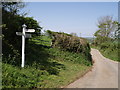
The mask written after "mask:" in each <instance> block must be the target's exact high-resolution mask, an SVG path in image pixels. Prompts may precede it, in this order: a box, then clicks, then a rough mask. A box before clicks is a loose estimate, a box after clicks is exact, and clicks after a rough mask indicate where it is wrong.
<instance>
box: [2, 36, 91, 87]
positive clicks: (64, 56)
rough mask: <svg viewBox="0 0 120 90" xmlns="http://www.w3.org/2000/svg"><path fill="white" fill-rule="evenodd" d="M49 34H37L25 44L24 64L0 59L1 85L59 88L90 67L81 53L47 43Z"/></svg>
mask: <svg viewBox="0 0 120 90" xmlns="http://www.w3.org/2000/svg"><path fill="white" fill-rule="evenodd" d="M50 45H51V43H50V38H48V37H46V36H39V37H38V36H37V37H35V38H32V39H30V40H29V43H27V44H26V46H27V47H26V61H25V68H24V69H23V68H21V67H20V64H21V62H20V63H18V64H17V65H11V64H9V63H3V75H2V78H3V83H2V84H3V88H21V87H22V88H24V87H25V88H59V87H61V86H65V85H67V84H69V83H70V82H73V81H74V80H76V78H77V77H80V76H82V75H83V74H85V73H86V72H87V71H88V70H90V68H91V65H92V64H91V61H89V60H88V59H87V57H86V56H85V55H84V54H82V53H74V52H69V51H63V50H60V49H59V48H51V47H50Z"/></svg>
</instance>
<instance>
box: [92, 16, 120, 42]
mask: <svg viewBox="0 0 120 90" xmlns="http://www.w3.org/2000/svg"><path fill="white" fill-rule="evenodd" d="M97 26H98V30H97V31H96V32H95V33H94V36H96V42H97V43H102V42H105V41H107V40H111V39H114V38H115V32H116V30H117V28H118V22H117V21H115V20H113V17H112V16H104V17H100V18H99V19H98V25H97Z"/></svg>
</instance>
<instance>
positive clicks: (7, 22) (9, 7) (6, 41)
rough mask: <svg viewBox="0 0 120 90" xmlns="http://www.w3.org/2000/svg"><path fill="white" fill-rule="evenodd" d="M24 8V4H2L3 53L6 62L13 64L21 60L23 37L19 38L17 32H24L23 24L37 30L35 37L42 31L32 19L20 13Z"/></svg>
mask: <svg viewBox="0 0 120 90" xmlns="http://www.w3.org/2000/svg"><path fill="white" fill-rule="evenodd" d="M23 7H24V3H22V2H2V34H3V38H2V40H3V41H2V42H3V43H2V47H3V50H2V51H3V52H2V53H3V61H4V62H8V63H12V64H13V63H16V62H18V61H19V60H18V59H20V58H21V57H20V54H21V37H18V36H17V35H16V32H18V31H20V32H21V31H22V25H23V24H26V25H27V28H34V29H35V30H36V32H35V35H39V33H40V31H41V29H42V27H40V26H39V24H38V22H37V21H36V20H34V19H33V18H32V17H25V16H24V15H21V14H20V13H19V11H20V10H21V9H22V8H23ZM35 35H34V36H35ZM26 42H28V40H26ZM15 60H17V61H15Z"/></svg>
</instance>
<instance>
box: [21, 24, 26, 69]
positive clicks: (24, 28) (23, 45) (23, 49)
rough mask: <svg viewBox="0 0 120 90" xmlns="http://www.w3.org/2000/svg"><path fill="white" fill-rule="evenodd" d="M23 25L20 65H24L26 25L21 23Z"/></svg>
mask: <svg viewBox="0 0 120 90" xmlns="http://www.w3.org/2000/svg"><path fill="white" fill-rule="evenodd" d="M22 27H23V31H22V33H23V35H22V64H21V67H24V65H25V30H26V27H27V26H26V25H25V24H24V25H22Z"/></svg>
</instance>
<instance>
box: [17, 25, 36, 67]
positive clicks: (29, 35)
mask: <svg viewBox="0 0 120 90" xmlns="http://www.w3.org/2000/svg"><path fill="white" fill-rule="evenodd" d="M22 27H23V30H22V32H16V34H17V35H19V36H22V64H21V67H24V66H25V38H30V37H31V34H26V33H27V32H35V30H34V29H26V27H27V26H26V25H25V24H24V25H22Z"/></svg>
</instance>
